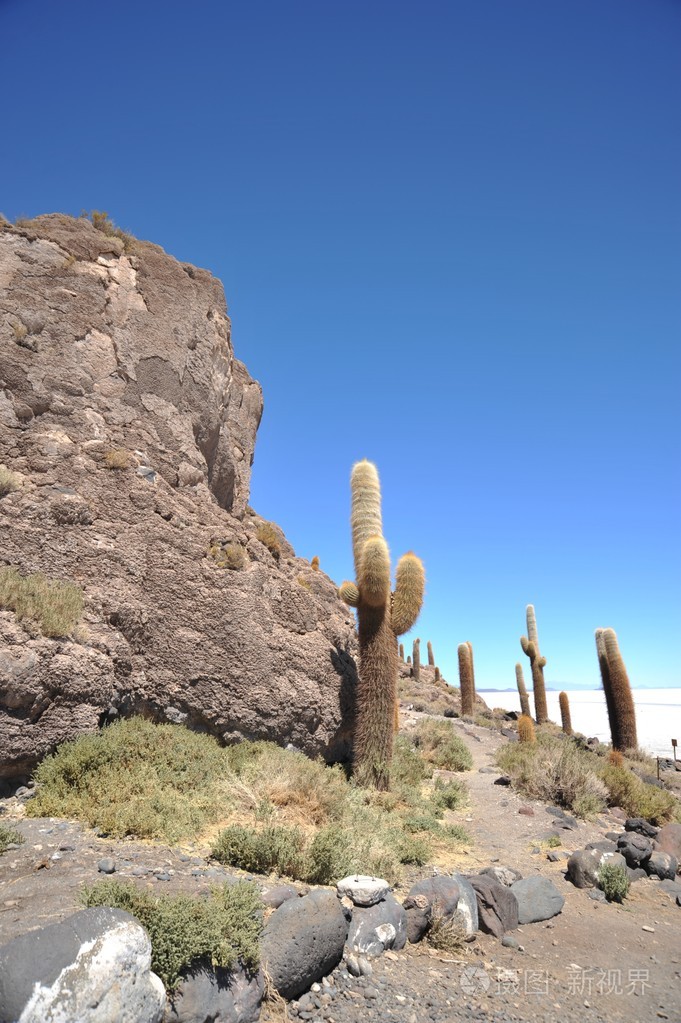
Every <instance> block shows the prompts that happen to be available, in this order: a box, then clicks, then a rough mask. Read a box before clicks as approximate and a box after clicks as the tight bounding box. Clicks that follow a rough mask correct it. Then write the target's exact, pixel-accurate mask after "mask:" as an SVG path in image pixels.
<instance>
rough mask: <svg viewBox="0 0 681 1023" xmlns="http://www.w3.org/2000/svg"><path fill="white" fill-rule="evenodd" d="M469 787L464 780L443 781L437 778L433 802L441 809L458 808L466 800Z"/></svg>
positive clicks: (432, 797)
mask: <svg viewBox="0 0 681 1023" xmlns="http://www.w3.org/2000/svg"><path fill="white" fill-rule="evenodd" d="M467 796H468V789H467V788H466V786H465V785H464V783H463V782H462V781H458V780H454V781H447V782H444V781H442V779H441V778H437V779H436V781H435V789H434V791H433V795H432V796H431V802H432V803H433V805H434V806H436V807H438V808H439V809H441V810H458V808H459V807H460V806H461V805H462V804H463V803H465V802H466V799H467Z"/></svg>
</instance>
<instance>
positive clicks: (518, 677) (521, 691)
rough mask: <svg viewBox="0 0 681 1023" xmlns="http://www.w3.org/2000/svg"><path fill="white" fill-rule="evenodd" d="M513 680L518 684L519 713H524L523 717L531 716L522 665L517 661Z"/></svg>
mask: <svg viewBox="0 0 681 1023" xmlns="http://www.w3.org/2000/svg"><path fill="white" fill-rule="evenodd" d="M515 681H516V685H517V686H518V696H519V697H520V713H521V714H524V715H525V717H528V718H531V717H532V714H531V713H530V698H529V696H528V695H527V689H526V688H525V679H524V677H523V666H522V664H520V663H518V664H516V666H515Z"/></svg>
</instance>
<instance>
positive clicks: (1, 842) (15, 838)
mask: <svg viewBox="0 0 681 1023" xmlns="http://www.w3.org/2000/svg"><path fill="white" fill-rule="evenodd" d="M24 841H25V839H24V836H23V835H22V834H20V832H18V831H17V830H16V828H9V827H7V825H6V824H0V855H1V854H2V853H4V852H7V849H8V848H9V846H10V845H22V844H23V842H24Z"/></svg>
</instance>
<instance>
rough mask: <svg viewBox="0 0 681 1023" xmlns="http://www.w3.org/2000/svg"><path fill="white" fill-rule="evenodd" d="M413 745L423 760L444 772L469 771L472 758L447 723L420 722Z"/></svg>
mask: <svg viewBox="0 0 681 1023" xmlns="http://www.w3.org/2000/svg"><path fill="white" fill-rule="evenodd" d="M414 743H415V745H416V747H417V749H418V750H419V751H420V752H421V754H422V755H423V757H424V758H425V760H427V761H428V762H429V763H431V764H433V766H434V767H438V768H441V769H442V770H445V771H470V769H471V768H472V766H473V757H472V756H471V753H470V750H469V749H468V747H467V746H466V744H465V743H464V742H463V740H462V739H460V738H459V736H458V735H455V733H454V728H453V726H452V725H450V724H449V722H447V721H421V722H420V723H419V725H418V726H417V728H416V731H415V733H414Z"/></svg>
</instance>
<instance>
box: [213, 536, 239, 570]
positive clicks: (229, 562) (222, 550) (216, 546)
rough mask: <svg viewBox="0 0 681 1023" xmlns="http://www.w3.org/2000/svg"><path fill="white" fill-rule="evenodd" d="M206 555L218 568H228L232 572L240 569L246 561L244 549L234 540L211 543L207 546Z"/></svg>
mask: <svg viewBox="0 0 681 1023" xmlns="http://www.w3.org/2000/svg"><path fill="white" fill-rule="evenodd" d="M208 555H209V557H211V558H212V559H213V561H214V562H215V564H216V565H217V566H218V568H229V569H230V570H231V571H232V572H239V571H241V569H242V568H244V566H245V565H246V563H247V561H248V555H247V554H246V551H245V549H244V548H243V547H242V545H241V544H240V543H237V542H236V541H234V542H230V543H212V544H211V545H210V547H209V548H208Z"/></svg>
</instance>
